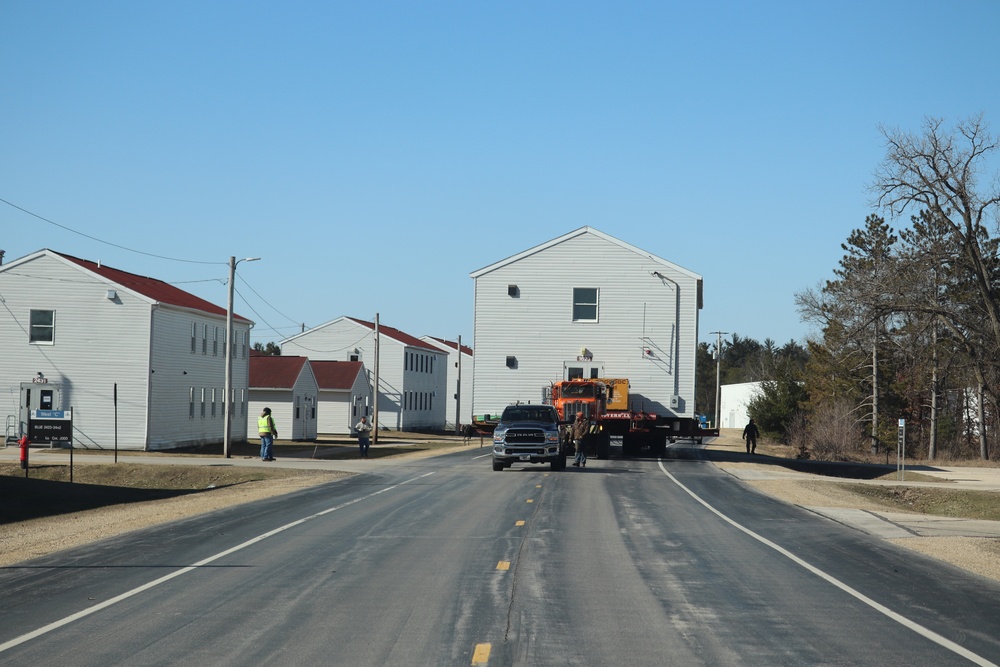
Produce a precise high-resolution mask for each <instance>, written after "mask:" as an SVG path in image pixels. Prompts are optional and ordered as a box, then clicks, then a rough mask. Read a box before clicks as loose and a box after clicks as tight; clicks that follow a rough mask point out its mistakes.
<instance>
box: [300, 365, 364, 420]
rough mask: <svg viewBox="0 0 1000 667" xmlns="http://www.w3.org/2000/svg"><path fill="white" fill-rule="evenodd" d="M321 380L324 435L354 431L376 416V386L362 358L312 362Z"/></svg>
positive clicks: (321, 415)
mask: <svg viewBox="0 0 1000 667" xmlns="http://www.w3.org/2000/svg"><path fill="white" fill-rule="evenodd" d="M309 363H310V364H311V365H312V368H313V374H315V375H316V382H318V383H319V424H318V426H317V429H318V430H319V432H320V433H321V434H324V435H347V434H350V433H351V431H352V430H353V428H354V425H355V424H357V423H358V422H359V421H360V420H361V418H362V417H369V418H370V417H371V416H372V388H371V381H370V380H369V379H368V375H369V374H368V371H367V370H366V369H365V365H364V364H363V363H361V362H360V361H310V362H309Z"/></svg>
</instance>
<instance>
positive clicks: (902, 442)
mask: <svg viewBox="0 0 1000 667" xmlns="http://www.w3.org/2000/svg"><path fill="white" fill-rule="evenodd" d="M896 476H897V478H898V479H899V480H900V481H904V480H905V479H906V420H905V419H900V420H899V430H898V434H897V436H896Z"/></svg>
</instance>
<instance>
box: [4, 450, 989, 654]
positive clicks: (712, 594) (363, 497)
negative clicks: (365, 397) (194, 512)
mask: <svg viewBox="0 0 1000 667" xmlns="http://www.w3.org/2000/svg"><path fill="white" fill-rule="evenodd" d="M481 454H482V452H481V451H479V450H476V451H471V452H459V453H456V454H452V455H448V456H444V457H438V458H433V459H422V460H414V461H410V462H405V463H403V464H399V465H394V466H383V467H380V468H378V471H377V472H373V473H369V474H364V475H359V476H357V477H353V478H350V479H348V480H344V481H340V482H335V483H331V484H328V485H325V486H322V487H317V488H313V489H309V490H306V491H302V492H299V493H296V494H293V495H290V496H285V497H282V498H275V499H270V500H266V501H261V502H258V503H254V504H252V505H247V506H242V507H239V508H232V509H229V510H224V511H220V512H217V513H214V514H212V515H209V516H205V517H198V518H195V519H189V520H186V521H182V522H178V523H175V524H170V525H168V526H162V527H159V528H155V529H150V530H144V531H140V532H137V533H133V534H131V535H127V536H123V537H120V538H116V539H113V540H108V541H105V542H102V543H98V544H96V545H92V546H90V547H86V548H81V549H76V550H73V551H70V552H64V553H62V554H59V555H57V556H53V557H48V558H44V559H39V560H36V561H31V562H28V563H22V564H21V565H20V566H15V567H9V568H3V569H0V606H2V608H0V662H2V663H3V664H5V665H37V664H73V665H107V664H121V665H184V664H201V665H204V664H211V665H246V664H296V665H313V664H316V665H319V664H323V665H329V664H334V665H472V664H485V665H551V664H565V665H616V666H617V665H866V664H872V665H876V664H877V665H935V666H937V665H966V664H994V663H1000V586H998V585H997V584H996V583H994V582H991V581H989V580H986V579H983V578H979V577H975V576H974V575H969V574H967V573H965V572H962V571H960V570H957V569H955V568H951V567H949V566H947V565H943V564H941V563H940V562H938V561H934V560H932V559H928V558H925V557H922V556H920V555H918V554H915V553H912V552H910V551H908V550H904V549H899V548H896V547H893V546H892V545H891V544H887V543H885V542H883V541H880V540H878V539H875V538H873V537H871V536H869V535H866V534H864V533H862V532H859V531H856V530H853V529H851V528H848V527H846V526H844V525H841V524H839V523H837V522H834V521H830V520H829V519H826V518H823V517H821V516H818V515H816V514H815V513H812V512H808V511H805V510H803V509H800V508H797V507H793V506H790V505H787V504H785V503H781V502H779V501H776V500H774V499H771V498H769V497H767V496H764V495H762V494H759V493H756V492H754V491H752V490H751V489H749V488H748V487H747V486H746V485H744V484H743V483H742V482H740V481H739V480H738V479H735V478H734V477H732V476H730V475H727V474H725V473H722V472H721V471H719V470H718V469H717V468H715V467H714V466H712V465H711V464H708V463H706V462H704V461H701V460H699V453H698V452H697V451H694V450H686V449H683V448H677V449H675V450H671V456H670V457H668V459H667V460H664V461H663V462H658V461H654V460H629V461H626V460H612V461H594V460H591V462H590V464H589V465H588V467H587V468H586V469H585V470H576V469H573V468H570V469H568V470H566V471H564V472H559V473H550V472H548V470H546V469H543V468H540V467H527V468H517V467H515V468H513V469H511V470H506V471H504V472H502V473H495V472H492V471H491V470H490V465H489V459H487V458H478V457H480V456H481Z"/></svg>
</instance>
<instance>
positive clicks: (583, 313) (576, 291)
mask: <svg viewBox="0 0 1000 667" xmlns="http://www.w3.org/2000/svg"><path fill="white" fill-rule="evenodd" d="M573 321H574V322H596V321H597V288H596V287H574V288H573Z"/></svg>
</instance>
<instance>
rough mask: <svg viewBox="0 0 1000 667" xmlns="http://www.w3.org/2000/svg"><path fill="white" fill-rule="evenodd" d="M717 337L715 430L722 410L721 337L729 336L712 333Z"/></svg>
mask: <svg viewBox="0 0 1000 667" xmlns="http://www.w3.org/2000/svg"><path fill="white" fill-rule="evenodd" d="M712 334H714V335H715V336H717V338H716V341H715V428H720V424H719V420H720V419H721V414H720V410H721V408H722V385H720V384H719V379H720V375H721V371H722V337H723V336H726V335H728V334H729V332H728V331H713V332H712Z"/></svg>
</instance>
